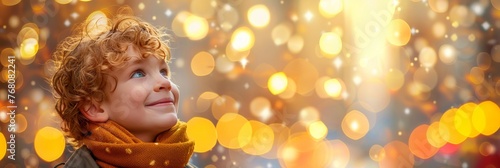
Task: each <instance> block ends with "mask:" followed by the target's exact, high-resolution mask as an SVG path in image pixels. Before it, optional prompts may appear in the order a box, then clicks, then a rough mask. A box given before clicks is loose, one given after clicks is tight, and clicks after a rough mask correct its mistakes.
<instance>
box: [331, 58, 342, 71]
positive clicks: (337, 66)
mask: <svg viewBox="0 0 500 168" xmlns="http://www.w3.org/2000/svg"><path fill="white" fill-rule="evenodd" d="M333 65H335V68H337V69H339V68H340V67H341V66H342V59H340V58H339V57H337V58H335V60H334V61H333Z"/></svg>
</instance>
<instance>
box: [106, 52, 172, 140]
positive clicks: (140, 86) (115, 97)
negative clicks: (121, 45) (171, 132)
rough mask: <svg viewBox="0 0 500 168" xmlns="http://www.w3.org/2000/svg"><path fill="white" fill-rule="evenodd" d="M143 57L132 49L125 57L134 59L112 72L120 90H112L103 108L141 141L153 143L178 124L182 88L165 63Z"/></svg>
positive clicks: (110, 116)
mask: <svg viewBox="0 0 500 168" xmlns="http://www.w3.org/2000/svg"><path fill="white" fill-rule="evenodd" d="M140 54H141V53H140V52H139V50H138V48H137V47H135V46H134V45H129V46H128V49H127V52H126V54H125V56H127V57H131V59H130V60H129V61H128V62H126V65H125V66H124V67H123V68H121V69H116V70H114V71H112V73H111V75H114V76H115V77H116V79H117V85H116V89H115V90H114V91H113V92H111V89H110V88H108V93H109V97H108V98H107V99H106V100H104V101H103V102H102V104H101V108H102V109H103V110H104V111H105V112H107V113H108V115H109V119H111V120H113V121H115V122H117V123H118V124H120V125H122V126H123V127H125V128H126V129H127V130H128V131H130V132H131V133H132V134H134V135H135V136H136V137H138V138H139V139H141V140H143V141H152V140H154V138H155V137H156V135H157V134H159V133H160V132H163V131H166V130H168V129H170V128H171V127H172V126H174V125H175V124H176V123H177V108H178V102H179V89H178V88H177V86H176V85H175V84H173V83H172V82H171V81H170V79H169V78H168V77H167V74H168V73H170V72H168V66H167V64H166V63H165V61H163V60H161V59H158V58H156V57H155V56H148V57H146V58H144V59H140ZM110 81H111V80H108V83H112V82H110ZM111 85H113V84H111Z"/></svg>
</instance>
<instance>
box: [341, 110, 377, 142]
mask: <svg viewBox="0 0 500 168" xmlns="http://www.w3.org/2000/svg"><path fill="white" fill-rule="evenodd" d="M341 125H342V131H343V132H344V134H345V135H346V136H347V137H349V138H351V139H353V140H358V139H361V138H363V137H364V136H365V135H366V133H368V130H369V129H370V123H369V122H368V119H367V118H366V116H365V115H364V114H363V113H361V112H360V111H357V110H352V111H350V112H348V113H347V114H346V115H345V117H344V119H342V124H341Z"/></svg>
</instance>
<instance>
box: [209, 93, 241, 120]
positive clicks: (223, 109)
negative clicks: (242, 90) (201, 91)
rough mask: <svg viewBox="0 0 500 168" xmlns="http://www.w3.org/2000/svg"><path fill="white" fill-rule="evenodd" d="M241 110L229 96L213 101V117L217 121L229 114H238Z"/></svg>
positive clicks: (222, 96)
mask: <svg viewBox="0 0 500 168" xmlns="http://www.w3.org/2000/svg"><path fill="white" fill-rule="evenodd" d="M239 108H240V107H239V103H238V102H236V100H234V98H232V97H231V96H228V95H221V96H219V97H217V98H215V99H214V100H213V101H212V115H213V116H214V118H215V119H220V118H221V117H222V116H223V115H225V114H228V113H238V111H239Z"/></svg>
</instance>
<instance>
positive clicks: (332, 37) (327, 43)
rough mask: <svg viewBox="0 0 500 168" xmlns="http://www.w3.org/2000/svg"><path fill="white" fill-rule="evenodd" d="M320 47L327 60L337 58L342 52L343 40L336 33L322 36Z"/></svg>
mask: <svg viewBox="0 0 500 168" xmlns="http://www.w3.org/2000/svg"><path fill="white" fill-rule="evenodd" d="M319 47H320V49H321V51H322V52H323V53H324V55H325V57H326V58H333V57H334V56H337V55H338V54H339V53H340V51H341V50H342V39H340V36H339V35H337V34H336V33H334V32H328V33H323V34H321V37H320V39H319Z"/></svg>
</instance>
